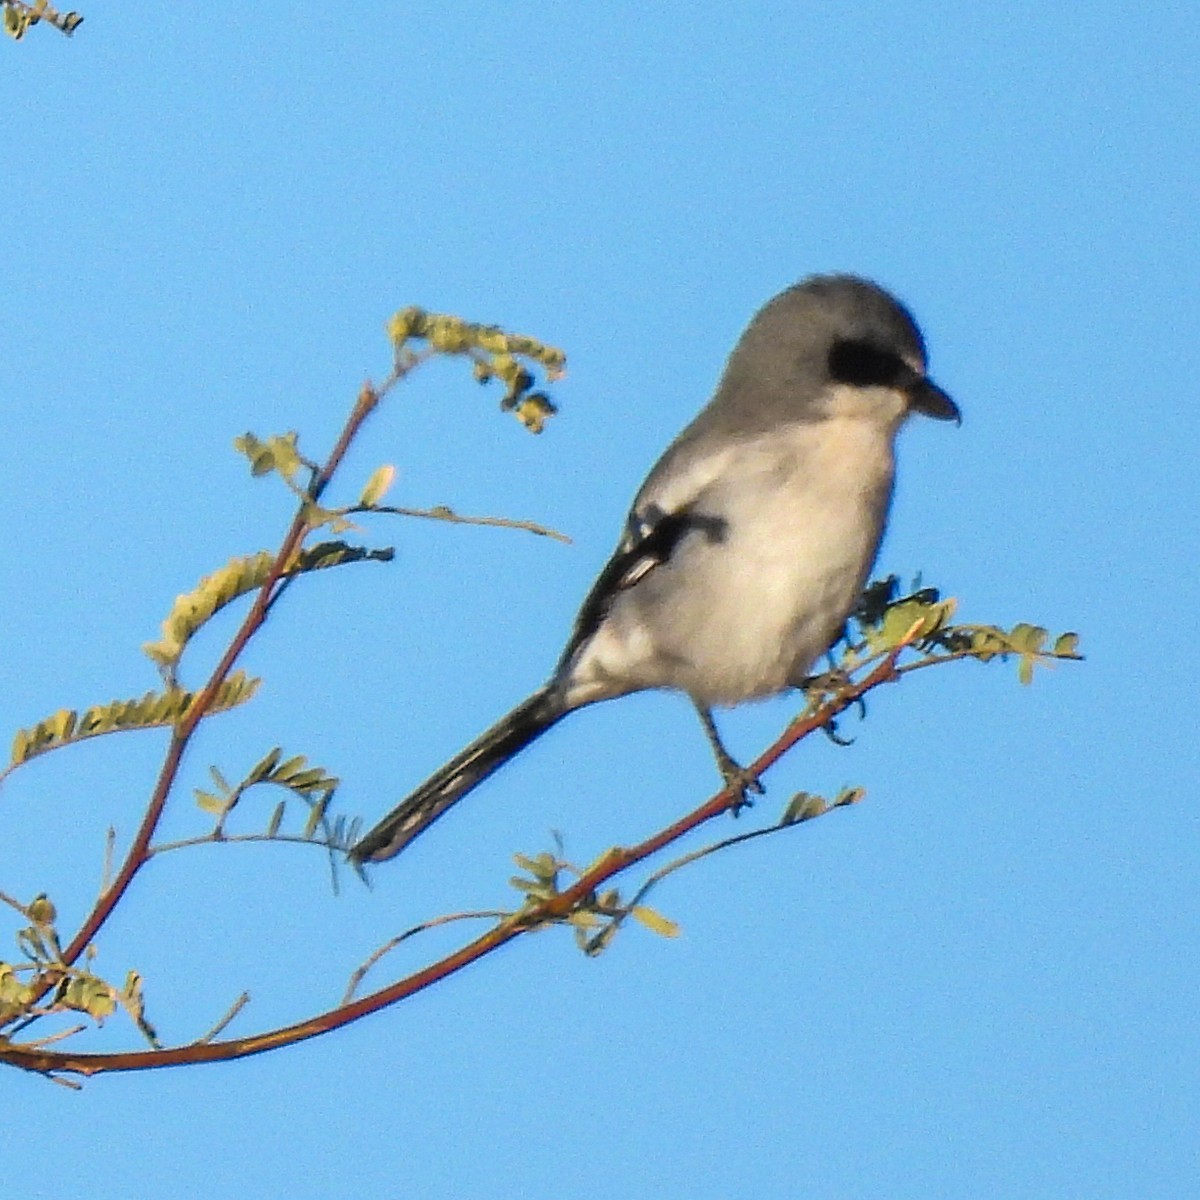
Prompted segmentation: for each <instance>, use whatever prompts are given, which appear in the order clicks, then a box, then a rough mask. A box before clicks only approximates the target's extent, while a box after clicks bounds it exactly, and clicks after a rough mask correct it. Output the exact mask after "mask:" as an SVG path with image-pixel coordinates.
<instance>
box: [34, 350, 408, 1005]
mask: <svg viewBox="0 0 1200 1200" xmlns="http://www.w3.org/2000/svg"><path fill="white" fill-rule="evenodd" d="M405 370H406V368H405V367H404V366H403V365H401V364H397V366H396V367H395V368H394V369H393V371H392V373H391V374H390V375H389V376H388V378H387V379H386V380H385V381H384V384H383V386H382V387H381V388H380V389H379V390H376V389H375V388H373V387H372V386H371V385H370V384H364V385H363V387H362V389H361V391H360V392H359V394H358V398H357V400H356V401H355V404H354V407H353V409H352V410H351V412H350V415H349V417H348V418H347V420H346V423H345V425H344V426H343V428H342V431H341V433H340V435H339V436H338V439H337V442H336V443H335V444H334V447H333V449H332V450H331V451H330V454H329V457H328V458H327V459H326V461H325V465H324V466H323V467H322V468H321V469H320V471H319V472H317V474H316V476H315V478H314V479H313V483H312V488H311V501H312V503H314V504H315V503H316V501H317V500H318V499H320V496H321V493H322V492H323V491H324V490H325V488H326V487H327V486H328V485H329V481H330V479H332V477H333V475H334V473H335V472H336V471H337V469H338V467H339V466H340V465H341V462H342V459H343V458H345V456H346V452H347V450H348V449H349V448H350V444H351V442H352V441H353V440H354V438H355V436H356V435H357V433H358V431H359V430H360V429H361V428H362V426H363V423H364V422H365V421H366V419H367V418H368V417H369V416H370V415H371V413H372V412H374V411H375V408H376V407H377V406H378V404H379V401H380V397H381V396H382V395H383V394H384V393H385V392H387V391H388V390H390V389H391V388H392V387H393V386H394V385H395V383H396V382H397V381H398V380H399V379H400V378H401V377H402V375H403V374H404V373H405ZM306 512H307V506H306V505H301V506H300V507H299V508H298V509H297V511H296V514H295V516H294V517H293V518H292V522H291V525H290V526H289V527H288V531H287V533H286V534H285V535H284V539H283V543H282V545H281V546H280V548H279V552H278V553H277V554H276V555H275V561H274V562H273V563H272V564H271V569H270V571H269V572H268V573H267V577H266V579H265V580H264V581H263V584H262V586H261V587H260V588H259V590H258V592H257V594H256V595H255V597H254V600H253V602H252V603H251V605H250V609H249V611H248V612H247V613H246V616H245V618H244V619H243V620H242V623H241V625H240V626H239V627H238V630H237V632H236V633H235V634H234V636H233V639H232V641H231V642H230V643H229V646H228V647H227V649H226V651H225V653H224V654H223V655H222V656H221V659H220V661H219V662H218V663H217V665H216V667H214V668H213V671H212V674H211V675H210V676H209V679H208V682H207V683H206V684H205V685H204V687H203V688H202V689H201V691H200V692H199V694H198V695H197V696H196V698H195V700H194V701H193V702H192V704H191V705H190V706H189V707H188V710H187V712H186V713H185V714H184V716H183V718H182V719H181V720H180V722H179V724H178V726H176V728H175V732H174V734H173V736H172V738H171V741H170V743H169V745H168V747H167V754H166V757H165V759H164V760H163V765H162V767H161V768H160V770H159V774H158V779H157V780H156V782H155V785H154V790H153V791H152V792H151V795H150V801H149V803H148V805H147V807H146V812H145V815H144V816H143V817H142V821H141V824H140V825H139V826H138V829H137V832H136V834H135V835H134V838H133V842H132V843H131V845H130V847H129V850H128V852H127V853H126V855H125V860H124V862H123V863H122V864H121V867H120V869H119V870H118V872H117V875H116V878H115V879H114V880H113V881H112V883H111V885H110V886H109V887H108V888H107V889H106V890H105V891H104V892H103V893H102V894H101V896H100V897H99V899H98V900H97V901H96V903H95V905H94V906H93V907H92V911H91V912H90V913H89V914H88V915H87V917H86V918H85V919H84V921H83V924H82V925H81V926H80V928H79V931H78V932H77V933H76V935H75V936H74V937H73V938H72V939H71V941H70V944H69V945H68V946H67V948H66V950H65V951H64V952H63V961H64V962H65V963H67V964H68V965H69V964H72V963H74V962H75V960H76V959H78V958H79V956H80V955H81V954H82V953H83V952H84V950H85V949H86V948H87V946H88V944H89V943H90V942H91V941H92V939H93V938H94V937H95V936H96V934H97V932H98V931H99V930H100V929H101V928H102V927H103V925H104V923H105V922H106V921H107V920H108V918H109V916H110V915H111V914H112V911H113V909H114V908H115V907H116V906H117V904H118V902H119V901H120V899H121V897H122V896H124V894H125V892H126V891H127V890H128V889H129V886H130V884H131V883H132V882H133V880H134V877H135V876H136V875H137V873H138V872H139V871H140V870H141V869H142V867H143V866H144V865H145V864H146V863H147V862H148V861H149V854H148V851H149V847H150V842H151V840H152V838H153V837H154V832H155V830H156V829H157V828H158V823H159V821H160V820H161V818H162V813H163V809H164V807H165V806H166V802H167V797H168V796H169V795H170V793H171V789H172V788H173V787H174V785H175V779H176V777H177V776H178V774H179V767H180V764H181V763H182V761H183V753H184V751H185V750H186V749H187V745H188V742H189V741H190V740H191V738H192V734H193V733H195V731H196V727H197V726H198V725H199V723H200V722H201V720H203V718H204V716H205V715H206V714H207V712H208V710H209V708H210V707H211V706H212V703H213V701H214V700H215V699H216V696H217V692H218V690H219V689H220V687H221V684H222V683H224V681H225V679H226V677H227V676H228V675H229V672H230V671H231V670H232V669H233V666H234V664H235V663H236V662H237V660H238V659H239V658H240V657H241V654H242V652H243V651H244V650H245V648H246V646H247V644H248V643H249V641H250V639H251V638H252V637H253V636H254V634H255V633H257V632H258V630H259V628H260V627H261V626H262V624H263V622H264V621H265V620H266V617H267V613H268V611H269V610H270V608H271V605H272V602H273V600H274V596H275V593H276V590H277V586H278V585H279V583H280V580H281V577H282V576H283V575H284V572H285V570H286V568H287V565H288V564H289V563H290V562H291V560H292V557H293V555H294V554H295V553H296V551H297V550H298V549H299V548H300V544H301V543H302V542H303V540H304V538H305V536H306V535H307V534H308V531H309V526H308V522H307V519H306ZM51 986H52V981H51V980H50V979H49V978H45V979H43V980H42V981H41V982H40V983H39V984H38V985H36V986H35V992H34V995H33V997H32V999H33V1001H34V1002H36V1001H37V1000H38V999H40V998H41V996H43V995H45V993H46V992H47V991H48V990H49V988H50V987H51Z"/></svg>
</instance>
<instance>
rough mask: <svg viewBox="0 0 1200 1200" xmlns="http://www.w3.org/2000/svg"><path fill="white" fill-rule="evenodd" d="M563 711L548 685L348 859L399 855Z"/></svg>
mask: <svg viewBox="0 0 1200 1200" xmlns="http://www.w3.org/2000/svg"><path fill="white" fill-rule="evenodd" d="M567 711H568V710H567V709H566V708H565V707H564V706H563V703H562V699H561V697H560V695H559V694H558V692H557V690H556V689H554V688H552V687H549V686H547V687H544V688H541V689H540V690H539V691H536V692H534V693H533V695H532V696H530V697H529V699H528V700H525V701H523V702H522V703H521V704H518V705H517V707H516V708H514V709H513V710H512V712H510V713H509V714H508V715H507V716H504V717H501V718H500V720H499V721H497V722H496V724H495V725H493V726H492V727H491V729H489V730H488V731H487V732H486V733H484V734H481V735H480V736H479V737H477V738H476V739H475V740H474V741H473V742H472V743H471V744H470V745H469V746H468V747H467V748H466V749H465V750H462V751H460V752H459V753H458V754H456V755H455V756H454V757H453V758H452V759H451V760H450V761H449V762H448V763H446V765H445V766H443V767H441V768H439V769H438V770H437V771H435V772H434V773H433V774H432V775H430V777H429V778H428V779H427V780H425V782H424V783H423V784H421V786H420V787H419V788H417V789H416V790H415V791H414V792H412V793H411V795H409V796H408V797H407V798H406V799H404V800H401V801H400V803H399V804H398V805H396V807H395V808H393V809H392V811H391V812H390V813H388V815H387V816H386V817H384V818H383V820H382V821H380V822H379V824H378V825H376V826H375V828H374V829H372V830H371V832H370V833H368V834H367V835H366V836H365V837H363V838H361V839H360V840H359V842H358V843H357V844H356V845H355V846H354V847H353V848H352V849H351V850H350V858H351V860H352V861H353V862H357V863H365V862H382V861H383V860H384V859H387V858H391V857H392V856H393V855H396V854H399V853H400V851H401V850H403V849H404V847H405V846H407V845H408V843H409V842H411V841H412V840H413V839H414V838H416V837H419V836H420V835H421V834H422V833H424V832H425V830H426V829H428V828H429V826H430V825H432V824H433V822H434V821H436V820H437V819H438V817H440V816H441V815H442V813H444V812H445V811H446V810H447V809H448V808H450V807H451V806H452V805H454V804H457V803H458V801H460V800H461V799H462V798H463V797H464V796H465V795H466V794H467V793H468V792H469V791H471V789H472V788H474V787H476V786H478V785H479V784H480V783H482V782H483V781H484V780H485V779H486V778H487V777H488V776H489V775H490V774H491V773H492V772H493V771H496V770H499V769H500V767H502V766H504V764H505V763H506V762H508V760H509V759H510V758H512V757H513V755H514V754H517V753H519V752H520V751H521V750H523V749H524V748H525V747H526V746H528V745H529V743H530V742H532V741H533V740H534V738H537V737H540V736H541V735H542V734H543V733H545V732H546V730H547V729H549V728H550V726H551V725H553V724H554V723H555V722H556V721H559V720H561V719H562V718H563V717H565V716H566V714H567Z"/></svg>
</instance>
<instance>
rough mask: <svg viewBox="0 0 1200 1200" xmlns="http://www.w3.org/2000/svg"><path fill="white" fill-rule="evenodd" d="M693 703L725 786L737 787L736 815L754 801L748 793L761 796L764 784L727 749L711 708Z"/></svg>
mask: <svg viewBox="0 0 1200 1200" xmlns="http://www.w3.org/2000/svg"><path fill="white" fill-rule="evenodd" d="M693 704H695V705H696V713H697V715H698V716H699V717H700V724H701V725H703V726H704V736H705V737H707V738H708V744H709V745H710V746H711V747H712V752H713V757H714V758H715V759H716V760H717V770H718V771H720V772H721V778H722V779H723V780H725V786H726V787H730V788H736V789H737V799H736V800H735V801H734V803H733V806H732V808H731V810H730V811H731V812H732V813H733V815H734V816H735V817H736V816H737V815H738V814H739V813H740V812H741V811H742V809H743V808H749V807H750V805H751V804H753V803H754V801H753V800H751V799H750V796H749V795H748V793H750V792H755V793H757V794H758V795H760V796H761V795H762V793H763V785H762V783H761V782H759V778H758V776H757V775H755V774H753V772H751V771H749V770H747V769H746V768H745V767H743V766H742V765H741V763H739V762H738V761H737V759H735V758H734V757H733V755H732V754H730V753H729V751H728V750H726V749H725V744H724V743H723V742H722V741H721V735H720V733H718V732H717V725H716V722H715V721H714V720H713V715H712V712H711V710H710V709H707V708H705V707H704V705H702V704H698V703H696V702H695V701H693Z"/></svg>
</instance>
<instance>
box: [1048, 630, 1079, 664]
mask: <svg viewBox="0 0 1200 1200" xmlns="http://www.w3.org/2000/svg"><path fill="white" fill-rule="evenodd" d="M1054 653H1055V654H1058V655H1060V656H1062V657H1063V658H1074V657H1075V656H1076V655H1077V654H1078V653H1079V634H1077V633H1064V634H1060V635H1059V636H1058V637H1057V638H1055V639H1054Z"/></svg>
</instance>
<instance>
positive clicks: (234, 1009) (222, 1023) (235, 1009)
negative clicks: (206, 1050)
mask: <svg viewBox="0 0 1200 1200" xmlns="http://www.w3.org/2000/svg"><path fill="white" fill-rule="evenodd" d="M249 1003H250V993H249V992H243V993H242V994H241V995H240V996H239V997H238V998H237V999H236V1000H235V1001H234V1002H233V1003H232V1004H231V1005H230V1006H229V1011H228V1012H227V1013H226V1014H225V1015H224V1016H223V1017H222V1018H221V1019H220V1020H219V1021H218V1022H217V1023H216V1024H215V1025H214V1026H213V1027H212V1028H211V1029H210V1030H209V1031H208V1032H207V1033H206V1034H205V1035H204V1036H203V1037H202V1038H197V1039H196V1040H197V1045H201V1046H203V1045H204V1044H205V1043H206V1042H211V1041H212V1040H213V1038H215V1037H216V1036H217V1034H218V1033H220V1032H221V1030H222V1029H224V1028H225V1027H226V1026H227V1025H228V1024H229V1022H230V1021H232V1020H233V1018H234V1017H236V1016H237V1015H238V1013H240V1012H241V1011H242V1009H243V1008H245V1007H246V1005H247V1004H249Z"/></svg>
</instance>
